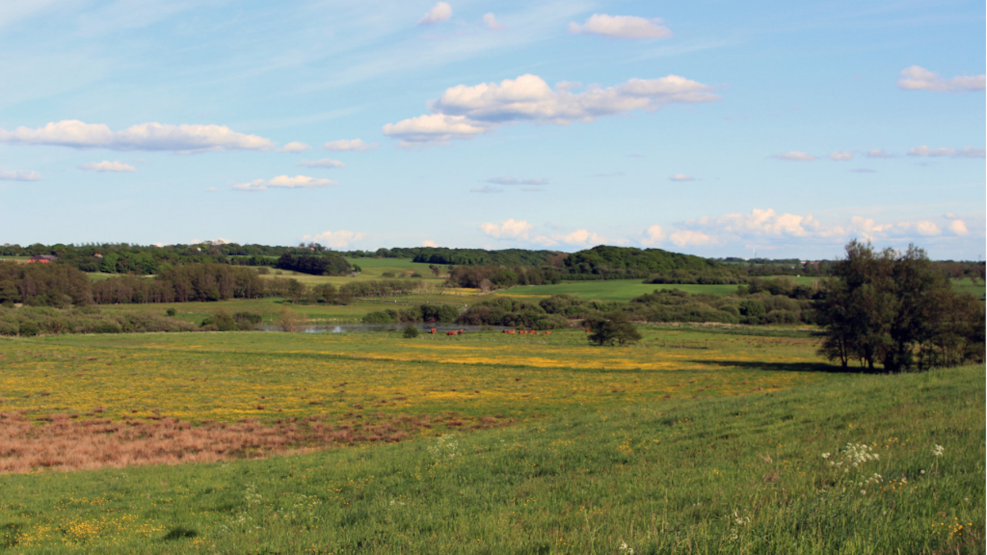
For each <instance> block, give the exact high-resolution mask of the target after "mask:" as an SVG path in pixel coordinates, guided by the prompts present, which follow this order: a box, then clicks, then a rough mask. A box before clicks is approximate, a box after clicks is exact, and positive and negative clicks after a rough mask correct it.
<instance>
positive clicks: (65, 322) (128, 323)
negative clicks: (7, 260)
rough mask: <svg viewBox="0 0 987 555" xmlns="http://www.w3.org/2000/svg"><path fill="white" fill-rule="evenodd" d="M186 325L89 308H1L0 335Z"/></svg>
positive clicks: (182, 327)
mask: <svg viewBox="0 0 987 555" xmlns="http://www.w3.org/2000/svg"><path fill="white" fill-rule="evenodd" d="M195 329H196V327H195V326H194V325H193V324H190V323H188V322H183V321H181V320H174V319H172V318H166V317H163V316H155V315H151V314H141V313H128V314H103V313H101V312H100V311H99V308H98V307H94V306H92V305H89V306H82V307H72V308H67V309H61V308H50V307H23V308H18V309H14V308H6V307H3V306H0V335H4V336H18V335H19V336H21V337H31V336H35V335H58V334H63V333H138V332H153V331H166V332H176V331H193V330H195Z"/></svg>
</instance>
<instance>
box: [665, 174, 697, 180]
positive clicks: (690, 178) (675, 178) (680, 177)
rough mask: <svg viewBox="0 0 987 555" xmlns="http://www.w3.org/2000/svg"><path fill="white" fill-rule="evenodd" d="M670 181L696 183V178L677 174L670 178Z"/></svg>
mask: <svg viewBox="0 0 987 555" xmlns="http://www.w3.org/2000/svg"><path fill="white" fill-rule="evenodd" d="M668 180H669V181H695V180H696V178H695V177H692V176H691V175H686V174H684V173H677V174H675V175H673V176H672V177H669V178H668Z"/></svg>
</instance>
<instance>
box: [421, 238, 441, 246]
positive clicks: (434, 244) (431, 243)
mask: <svg viewBox="0 0 987 555" xmlns="http://www.w3.org/2000/svg"><path fill="white" fill-rule="evenodd" d="M422 246H423V247H437V246H439V244H438V243H436V242H435V241H432V240H431V239H428V240H425V241H422Z"/></svg>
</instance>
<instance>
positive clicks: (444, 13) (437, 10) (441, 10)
mask: <svg viewBox="0 0 987 555" xmlns="http://www.w3.org/2000/svg"><path fill="white" fill-rule="evenodd" d="M450 17H452V6H450V5H449V4H446V3H445V2H436V4H435V5H434V6H432V9H431V10H428V13H426V14H425V15H423V16H422V18H421V19H419V20H418V24H419V25H435V24H436V23H443V22H445V21H449V18H450Z"/></svg>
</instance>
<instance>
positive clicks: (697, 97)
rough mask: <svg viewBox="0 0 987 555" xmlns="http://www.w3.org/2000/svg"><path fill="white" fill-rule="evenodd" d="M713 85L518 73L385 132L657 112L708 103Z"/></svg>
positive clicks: (437, 139) (413, 134) (463, 135)
mask: <svg viewBox="0 0 987 555" xmlns="http://www.w3.org/2000/svg"><path fill="white" fill-rule="evenodd" d="M711 91H712V88H711V87H709V86H707V85H703V84H702V83H698V82H696V81H691V80H689V79H686V78H684V77H679V76H677V75H669V76H667V77H661V78H659V79H631V80H629V81H627V82H626V83H622V84H620V85H617V86H614V87H607V88H601V87H598V86H592V87H588V88H587V89H586V90H585V91H583V92H578V93H576V92H571V91H569V90H566V89H564V88H557V89H556V90H552V88H551V87H550V86H549V85H548V84H547V83H545V81H544V80H542V78H541V77H538V76H537V75H530V74H529V75H521V76H520V77H518V78H517V79H505V80H504V81H501V82H500V83H481V84H479V85H475V86H466V85H458V86H455V87H451V88H449V89H446V91H445V92H443V93H442V95H441V96H440V97H439V98H438V99H437V100H435V101H433V102H431V103H430V109H431V112H432V113H431V114H429V115H423V116H419V117H416V118H411V119H406V120H403V121H400V122H398V123H394V124H387V125H385V126H384V128H383V131H384V134H385V135H388V136H390V137H394V138H398V139H401V141H402V144H404V145H405V146H407V145H409V144H415V143H422V144H426V143H445V142H448V140H449V139H452V138H459V139H471V138H473V137H476V136H477V135H481V134H484V133H488V132H490V131H493V130H494V129H496V128H497V127H498V126H499V125H502V124H505V123H513V122H519V121H531V122H535V123H555V124H560V125H567V124H569V123H571V122H573V121H582V122H589V121H593V120H594V119H596V118H598V117H604V116H611V115H616V114H623V113H626V112H630V111H633V110H656V109H658V108H660V107H661V106H663V105H665V104H670V103H693V102H711V101H714V100H718V99H719V97H718V96H717V95H715V94H713V93H712V92H711Z"/></svg>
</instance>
